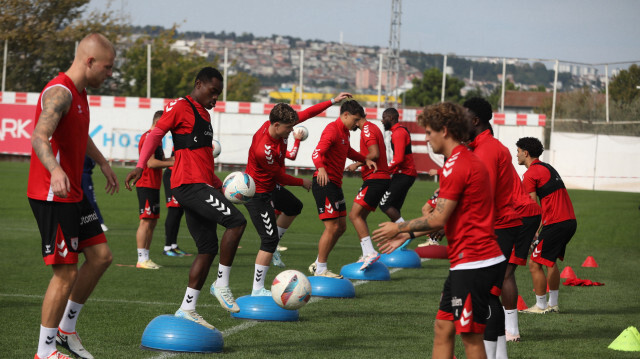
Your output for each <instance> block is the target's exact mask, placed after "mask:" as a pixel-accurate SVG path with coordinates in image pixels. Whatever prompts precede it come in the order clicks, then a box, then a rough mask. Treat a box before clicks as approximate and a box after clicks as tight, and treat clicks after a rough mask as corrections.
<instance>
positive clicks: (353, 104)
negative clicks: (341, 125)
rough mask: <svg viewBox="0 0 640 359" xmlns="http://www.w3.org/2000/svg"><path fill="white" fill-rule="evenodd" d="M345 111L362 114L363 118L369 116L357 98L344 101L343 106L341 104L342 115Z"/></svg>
mask: <svg viewBox="0 0 640 359" xmlns="http://www.w3.org/2000/svg"><path fill="white" fill-rule="evenodd" d="M345 112H349V113H350V114H352V115H360V117H362V118H365V117H367V115H366V114H365V113H364V108H362V105H360V104H359V103H358V101H356V100H349V101H345V102H343V103H342V106H340V114H341V115H342V114H343V113H345Z"/></svg>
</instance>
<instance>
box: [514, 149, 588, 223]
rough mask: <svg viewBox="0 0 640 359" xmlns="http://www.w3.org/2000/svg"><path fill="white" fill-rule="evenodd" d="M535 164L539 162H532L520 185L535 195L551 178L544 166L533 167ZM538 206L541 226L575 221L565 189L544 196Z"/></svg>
mask: <svg viewBox="0 0 640 359" xmlns="http://www.w3.org/2000/svg"><path fill="white" fill-rule="evenodd" d="M537 162H540V160H539V159H535V160H533V162H532V163H531V165H530V166H529V168H528V169H527V172H525V173H524V178H523V179H522V185H523V187H524V190H525V191H526V192H527V193H531V192H534V193H535V191H536V189H537V188H540V187H542V186H543V185H544V184H545V183H547V182H548V181H549V179H550V178H551V173H550V172H549V170H548V169H546V168H545V167H544V166H537V165H536V166H534V165H533V164H534V163H537ZM540 204H541V205H542V225H545V226H546V225H549V224H553V223H558V222H563V221H568V220H570V219H576V215H575V213H574V212H573V204H572V203H571V198H569V193H568V192H567V189H566V188H561V189H559V190H557V191H555V192H552V193H551V194H549V195H547V196H545V197H544V198H542V199H541V200H540Z"/></svg>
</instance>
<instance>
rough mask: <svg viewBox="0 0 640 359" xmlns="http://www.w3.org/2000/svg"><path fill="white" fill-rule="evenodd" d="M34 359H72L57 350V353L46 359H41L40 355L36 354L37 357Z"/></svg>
mask: <svg viewBox="0 0 640 359" xmlns="http://www.w3.org/2000/svg"><path fill="white" fill-rule="evenodd" d="M34 359H71V357H69V356H66V355H64V354H62V353H60V352H59V351H57V350H56V351H55V352H53V353H51V354H50V355H49V356H48V357H46V358H40V357H39V356H38V354H36V356H35V357H34Z"/></svg>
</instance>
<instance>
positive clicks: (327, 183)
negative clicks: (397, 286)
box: [309, 100, 377, 278]
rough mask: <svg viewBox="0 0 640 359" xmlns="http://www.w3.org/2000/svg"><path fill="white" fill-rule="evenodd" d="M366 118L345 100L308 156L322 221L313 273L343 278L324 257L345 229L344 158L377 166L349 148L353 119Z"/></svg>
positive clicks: (312, 266)
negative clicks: (311, 153) (322, 228)
mask: <svg viewBox="0 0 640 359" xmlns="http://www.w3.org/2000/svg"><path fill="white" fill-rule="evenodd" d="M365 117H366V115H365V113H364V108H362V106H361V105H360V104H359V103H358V102H357V101H355V100H350V101H345V102H344V103H343V104H342V106H340V117H339V118H338V119H337V120H335V121H333V122H331V123H329V124H328V125H327V127H325V129H324V131H322V135H321V136H320V141H319V142H318V145H317V146H316V149H315V150H314V151H313V155H312V156H311V159H312V160H313V164H314V165H315V166H316V169H317V170H316V171H315V172H314V174H313V185H312V192H313V197H314V198H315V200H316V206H317V207H318V215H319V217H320V220H322V222H323V224H324V231H323V232H322V235H321V236H320V240H319V241H318V257H317V258H316V260H315V262H313V263H312V264H311V265H310V266H309V271H310V272H311V274H313V275H317V276H324V277H330V278H342V276H341V275H340V274H335V273H333V272H332V271H330V270H329V269H327V259H328V258H329V253H331V250H332V249H333V247H334V246H335V244H336V243H337V242H338V239H339V238H340V236H341V235H342V234H343V233H344V231H345V230H346V229H347V221H346V218H345V217H346V215H347V206H346V203H345V201H344V193H343V192H342V176H343V172H344V165H345V162H346V161H347V158H350V159H352V160H354V161H358V162H362V163H365V165H366V166H367V167H369V168H374V169H377V167H376V163H375V162H374V161H371V160H370V159H367V158H365V157H364V156H363V155H361V154H360V153H359V152H357V151H356V150H354V149H353V148H351V145H350V143H349V131H350V130H351V131H354V130H356V129H357V128H358V127H357V126H356V122H358V121H359V120H362V119H364V118H365Z"/></svg>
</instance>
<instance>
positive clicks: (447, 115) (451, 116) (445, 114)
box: [418, 102, 471, 142]
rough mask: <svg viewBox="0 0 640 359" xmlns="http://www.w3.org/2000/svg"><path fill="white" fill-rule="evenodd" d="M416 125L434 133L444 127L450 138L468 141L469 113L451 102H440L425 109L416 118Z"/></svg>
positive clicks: (469, 128)
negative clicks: (429, 128) (429, 129)
mask: <svg viewBox="0 0 640 359" xmlns="http://www.w3.org/2000/svg"><path fill="white" fill-rule="evenodd" d="M418 123H419V124H420V126H422V127H427V126H429V127H431V129H433V130H435V131H442V128H443V127H446V128H447V130H448V131H449V134H450V135H451V137H453V139H455V140H457V141H460V142H465V141H467V140H468V139H469V133H470V130H471V118H470V116H469V112H468V111H467V110H466V109H465V108H464V107H462V106H460V105H458V104H455V103H452V102H441V103H438V104H435V105H430V106H427V107H425V108H424V110H423V111H422V113H421V114H420V115H419V116H418Z"/></svg>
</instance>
